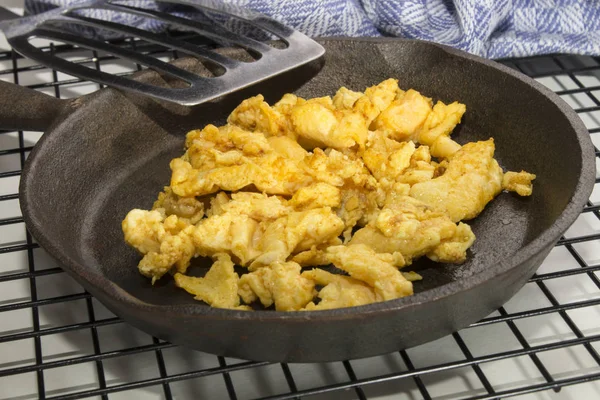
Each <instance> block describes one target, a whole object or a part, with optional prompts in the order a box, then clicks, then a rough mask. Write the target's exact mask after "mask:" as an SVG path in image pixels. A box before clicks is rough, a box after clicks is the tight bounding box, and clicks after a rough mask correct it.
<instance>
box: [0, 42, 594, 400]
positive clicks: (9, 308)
mask: <svg viewBox="0 0 600 400" xmlns="http://www.w3.org/2000/svg"><path fill="white" fill-rule="evenodd" d="M136 43H137V42H135V41H133V40H127V41H125V42H123V45H127V46H131V47H134V48H135V47H136ZM137 45H138V47H139V46H141V45H142V44H137ZM45 50H47V51H51V52H57V54H61V55H62V56H65V57H68V58H70V59H75V60H76V62H78V63H82V64H84V65H87V66H91V67H93V68H98V69H102V70H105V71H109V72H115V73H119V74H128V73H130V72H131V71H132V70H135V69H138V68H139V67H138V66H135V65H133V64H132V65H128V64H126V63H124V62H123V61H121V60H116V59H114V58H113V57H111V56H107V55H102V54H98V53H96V52H91V51H86V50H82V49H77V48H73V47H71V46H66V45H56V46H55V45H54V44H49V45H48V46H47V47H46V48H45ZM142 50H147V51H152V49H149V48H146V49H142ZM155 55H157V56H161V57H162V58H163V59H171V58H173V57H177V54H176V53H168V52H165V53H163V54H155ZM503 62H504V63H505V64H507V65H509V66H511V67H513V68H516V69H518V70H520V71H521V72H523V73H525V74H528V75H530V76H532V77H534V78H536V79H538V80H539V81H540V82H542V83H543V84H546V85H547V86H548V87H550V88H551V89H553V90H555V91H556V92H557V93H558V94H559V95H561V96H562V97H563V98H564V99H565V100H566V101H567V102H568V103H569V104H570V105H571V106H572V107H573V108H574V109H575V110H576V111H577V112H578V113H579V115H580V117H581V118H582V119H583V121H584V122H585V123H586V124H587V126H588V128H589V131H590V134H591V135H592V139H593V140H594V143H595V145H596V163H597V165H600V152H599V150H598V148H599V147H600V140H598V138H599V134H600V96H598V94H599V93H600V59H598V58H593V57H577V56H562V55H553V56H540V57H531V58H523V59H513V60H504V61H503ZM0 79H2V80H7V81H10V82H13V83H17V84H22V85H25V86H29V87H31V88H33V89H36V90H41V91H44V92H46V93H48V94H52V95H55V96H57V97H63V98H66V97H73V96H78V95H81V94H84V93H87V92H90V91H93V90H97V89H98V85H94V84H91V83H89V82H82V81H81V80H79V79H76V78H73V77H70V76H67V75H64V74H61V73H57V72H56V71H52V70H48V69H46V68H45V67H43V66H40V65H36V64H34V63H32V62H30V61H28V60H25V59H22V58H20V57H19V56H18V55H16V54H15V53H14V52H0ZM39 136H40V133H36V132H22V131H19V132H0V398H20V399H30V398H42V399H78V398H102V399H109V398H110V399H116V398H152V399H154V398H166V399H175V398H198V399H204V398H207V399H208V398H215V399H222V398H230V399H250V398H263V399H297V398H311V399H312V398H321V399H355V398H357V399H384V398H394V399H402V398H406V399H420V398H422V399H455V398H465V399H496V398H506V397H511V396H523V398H525V397H527V398H531V399H549V398H553V399H556V398H571V397H570V396H573V398H598V397H600V384H599V383H598V382H595V381H596V380H598V379H600V355H599V354H598V344H599V340H600V322H599V321H600V308H599V306H600V280H599V277H598V273H599V271H600V254H599V252H598V248H599V247H600V246H598V244H599V240H600V196H599V195H600V193H599V192H600V190H598V188H599V187H600V186H599V185H596V188H595V191H594V194H593V195H592V197H591V199H590V202H589V203H588V205H587V207H586V208H585V210H584V212H583V213H582V215H581V216H580V217H579V219H578V220H577V222H576V223H575V224H574V225H573V226H572V227H571V228H570V229H569V231H568V232H567V233H566V234H565V236H564V237H562V238H561V240H560V241H559V243H558V244H557V246H556V247H555V248H554V250H553V251H552V252H551V254H550V256H549V257H548V259H547V260H546V261H545V262H544V264H543V265H542V267H541V268H540V270H539V271H538V273H537V274H536V275H535V276H534V277H533V278H532V279H531V280H530V281H529V283H528V284H527V285H526V286H525V287H524V288H523V289H522V290H521V291H520V292H519V293H518V294H517V295H516V296H515V297H514V298H513V299H511V300H510V301H509V302H508V303H507V304H506V305H505V306H504V307H502V308H500V309H499V310H498V311H497V312H495V313H493V314H491V315H490V316H488V317H487V318H485V319H483V320H481V321H479V322H478V323H475V324H473V325H472V326H471V327H469V328H467V329H464V330H462V331H460V332H458V333H454V334H453V335H451V336H448V337H446V338H442V339H439V340H437V341H435V342H432V343H428V344H426V345H422V346H419V347H417V348H413V349H408V350H406V351H404V350H403V351H399V352H397V353H392V354H388V355H384V356H380V357H373V358H370V359H364V360H352V361H344V362H339V363H326V364H289V365H288V364H277V363H275V364H273V363H265V362H252V361H244V360H235V359H227V358H223V357H216V356H212V355H208V354H204V353H200V352H190V351H186V350H185V349H182V348H179V347H177V346H174V345H172V344H170V343H167V342H164V341H161V340H158V339H156V338H153V337H150V336H148V335H146V334H144V333H142V332H139V331H137V330H135V329H134V328H132V327H130V326H129V325H127V324H125V323H124V322H122V321H121V320H120V319H119V318H117V317H116V316H114V315H113V314H111V313H110V312H109V311H108V310H106V309H105V308H104V307H103V306H102V305H101V304H100V303H99V302H98V301H96V300H95V299H94V298H93V297H92V296H91V295H89V294H88V293H87V292H85V291H84V290H83V289H82V288H81V287H80V286H79V285H78V284H77V283H75V282H74V281H72V280H71V279H70V278H69V277H68V276H67V275H66V274H65V273H63V271H62V270H61V269H60V268H59V267H58V265H56V264H55V263H54V262H53V261H52V259H51V258H50V257H49V256H48V255H47V254H46V253H45V252H44V251H43V249H41V248H39V246H38V245H37V244H36V242H35V239H34V238H33V237H32V236H31V235H30V234H29V233H28V232H27V230H26V228H25V226H24V223H23V219H22V217H21V214H20V210H19V207H18V194H17V190H18V180H19V176H20V173H21V169H22V167H23V163H24V162H25V159H26V158H27V155H28V153H29V151H30V150H31V149H32V146H33V145H34V144H35V142H36V141H37V139H38V138H39ZM598 182H599V178H598V177H597V178H596V183H597V184H598ZM552 390H553V391H554V393H552ZM559 392H560V393H559Z"/></svg>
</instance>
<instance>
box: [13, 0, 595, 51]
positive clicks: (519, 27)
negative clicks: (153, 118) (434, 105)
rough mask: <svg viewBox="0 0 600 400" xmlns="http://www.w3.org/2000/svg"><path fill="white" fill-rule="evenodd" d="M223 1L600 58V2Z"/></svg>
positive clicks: (436, 38)
mask: <svg viewBox="0 0 600 400" xmlns="http://www.w3.org/2000/svg"><path fill="white" fill-rule="evenodd" d="M81 1H82V0H25V7H26V10H27V12H29V13H39V12H43V11H45V10H48V9H50V8H54V7H57V6H65V5H72V4H77V3H80V2H81ZM115 2H116V1H115ZM223 2H224V3H227V4H233V5H236V6H242V7H246V8H249V9H252V10H255V11H258V12H261V13H264V14H267V15H269V16H271V17H273V18H275V19H277V20H279V21H281V22H283V23H284V24H287V25H289V26H291V27H293V28H296V29H298V30H300V31H301V32H304V33H305V34H307V35H309V36H312V37H323V36H397V37H404V38H413V39H422V40H428V41H433V42H438V43H443V44H446V45H449V46H452V47H456V48H459V49H462V50H466V51H468V52H470V53H474V54H477V55H480V56H483V57H488V58H502V57H521V56H527V55H534V54H547V53H573V54H587V55H600V0H223ZM124 3H127V4H130V5H137V6H146V7H147V6H150V7H173V6H172V5H167V6H165V5H164V3H161V4H160V5H158V6H157V5H156V4H154V3H153V2H152V1H149V0H137V1H124ZM175 11H176V9H175ZM183 12H186V11H183ZM92 13H93V14H92V16H94V17H98V18H107V15H108V14H106V13H105V12H104V14H103V11H99V10H96V11H93V12H92ZM94 14H97V15H94ZM101 14H102V15H101ZM109 18H112V19H115V20H116V19H118V20H119V21H120V22H126V23H127V24H129V25H131V26H137V27H139V28H142V29H149V30H153V31H156V30H160V29H162V26H161V25H157V24H156V22H152V21H149V20H145V19H142V18H138V17H135V16H133V15H130V14H120V15H115V14H110V16H109Z"/></svg>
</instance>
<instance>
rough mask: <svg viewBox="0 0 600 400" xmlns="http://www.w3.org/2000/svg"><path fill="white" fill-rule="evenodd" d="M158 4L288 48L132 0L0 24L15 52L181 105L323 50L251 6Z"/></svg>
mask: <svg viewBox="0 0 600 400" xmlns="http://www.w3.org/2000/svg"><path fill="white" fill-rule="evenodd" d="M128 3H129V4H128ZM137 3H139V2H137ZM156 3H158V4H167V5H183V6H188V7H190V6H191V7H193V8H194V9H196V10H198V11H199V12H206V13H211V15H219V16H223V17H226V18H233V19H235V20H237V21H241V22H242V23H245V24H246V25H249V26H253V27H256V28H259V29H260V30H262V31H266V32H268V33H269V34H271V35H272V36H274V37H275V38H277V39H279V40H280V41H281V42H283V43H284V44H285V48H278V47H274V46H270V45H269V44H268V43H265V42H263V41H259V40H256V39H253V38H251V37H249V36H246V35H244V34H240V33H236V32H234V31H232V30H230V29H227V28H226V27H225V26H224V25H222V24H220V23H219V22H218V21H217V20H215V19H211V20H209V22H207V21H206V20H195V19H191V18H184V17H181V16H178V15H175V14H174V13H170V12H165V11H159V10H157V9H148V8H140V7H137V6H136V4H135V2H127V1H110V0H90V1H87V2H82V3H78V4H76V5H73V6H71V7H64V8H56V9H53V10H51V11H48V12H45V13H43V14H38V15H34V16H30V17H25V18H19V19H13V20H9V21H3V22H1V23H0V29H1V30H2V31H3V32H4V33H5V35H6V38H7V41H8V43H9V44H10V45H11V46H12V47H13V48H14V50H15V51H17V52H18V53H20V54H22V55H23V56H24V57H27V58H30V59H32V60H34V61H37V62H39V63H40V64H43V65H45V66H47V67H49V68H52V69H55V70H57V71H61V72H64V73H66V74H69V75H73V76H77V77H79V78H82V79H85V80H90V81H94V82H98V83H102V84H105V85H108V86H113V87H117V88H120V89H125V90H132V91H135V92H138V93H143V94H146V95H149V96H152V97H155V98H159V99H163V100H168V101H172V102H175V103H178V104H182V105H196V104H200V103H203V102H206V101H209V100H212V99H215V98H218V97H220V96H223V95H225V94H228V93H231V92H234V91H236V90H239V89H242V88H244V87H247V86H250V85H252V84H255V83H258V82H261V81H263V80H266V79H269V78H271V77H273V76H276V75H278V74H281V73H283V72H286V71H289V70H291V69H294V68H297V67H300V66H302V65H304V64H307V63H309V62H311V61H313V60H316V59H318V58H319V57H321V56H322V55H323V54H324V53H325V49H323V47H322V46H321V45H319V44H318V43H316V42H315V41H313V40H312V39H310V38H309V37H307V36H305V35H304V34H302V33H300V32H298V31H296V30H294V29H292V28H289V27H287V26H285V25H283V24H281V23H279V22H278V21H276V20H274V19H272V18H269V17H267V16H265V15H262V14H260V13H256V12H254V11H250V10H246V9H242V8H239V7H234V6H230V5H224V4H223V3H221V2H220V1H211V0H196V1H192V0H164V1H163V0H160V1H157V2H156ZM90 10H100V11H103V12H105V13H123V15H129V16H133V17H136V18H145V19H149V20H152V21H156V22H158V23H166V24H169V25H171V26H176V27H178V28H180V29H183V30H186V31H192V32H194V33H196V34H198V35H200V36H202V37H205V38H207V39H209V40H210V41H211V42H212V43H217V44H219V45H221V46H225V47H226V46H238V47H241V48H244V49H245V50H246V51H248V52H249V53H250V54H252V55H253V56H254V58H255V61H254V62H243V61H239V60H235V59H232V58H228V57H226V56H223V55H222V54H219V53H218V52H215V51H214V50H213V49H211V48H209V47H207V46H205V45H197V44H193V43H190V42H189V41H185V40H181V39H179V38H176V37H173V36H172V35H167V34H161V33H155V32H151V31H148V30H142V29H138V28H135V27H132V26H129V25H127V24H126V23H122V22H118V21H116V20H112V21H111V20H108V19H98V18H95V17H93V16H90V15H96V14H97V13H96V14H90V13H89V11H90ZM113 15H114V14H113ZM73 27H77V28H88V29H89V28H93V29H101V30H102V31H104V32H106V31H109V32H113V33H115V34H120V35H123V36H128V37H137V38H139V39H142V40H144V41H146V42H151V43H155V44H158V45H160V46H164V47H166V48H169V49H173V50H177V51H180V52H182V53H185V54H187V55H190V56H193V57H197V58H199V59H200V60H203V61H207V62H209V63H211V64H212V65H216V66H218V67H219V69H220V70H221V71H222V74H221V75H219V76H214V77H203V76H200V75H197V74H195V73H192V72H189V71H186V70H184V69H182V68H179V67H177V66H175V65H173V64H170V63H167V62H164V61H161V60H159V59H157V58H155V57H152V56H150V55H148V54H144V53H142V52H138V51H135V50H133V49H128V48H124V47H122V46H118V45H115V44H112V43H110V42H108V41H105V40H102V39H97V38H94V37H87V36H86V35H82V34H80V33H78V30H77V29H75V30H74V29H73ZM32 38H44V39H49V40H55V41H60V42H63V43H67V44H71V45H75V46H78V47H82V48H87V49H91V50H97V51H102V52H106V53H109V54H112V55H113V56H116V57H119V58H122V59H126V60H129V61H132V62H134V63H137V64H141V65H144V66H146V67H148V68H151V69H154V70H156V71H158V72H161V73H165V74H168V75H171V76H173V77H175V78H177V79H180V80H182V81H184V82H186V84H187V85H188V86H187V87H185V88H167V87H158V86H153V85H148V84H145V83H141V82H137V81H134V80H132V79H129V78H127V77H124V76H117V75H114V74H109V73H106V72H103V71H98V70H94V69H91V68H88V67H85V66H83V65H80V64H76V63H73V62H71V61H68V60H65V59H63V58H59V57H56V56H55V55H53V54H51V53H49V52H47V51H43V50H41V49H39V48H37V47H36V46H34V45H32V44H31V43H30V41H31V39H32Z"/></svg>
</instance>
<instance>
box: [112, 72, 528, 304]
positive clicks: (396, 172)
mask: <svg viewBox="0 0 600 400" xmlns="http://www.w3.org/2000/svg"><path fill="white" fill-rule="evenodd" d="M465 112H466V107H465V105H464V104H461V103H459V102H453V103H450V104H445V103H443V102H441V101H438V102H437V103H435V104H434V103H433V101H432V99H431V98H428V97H425V96H423V95H422V94H421V93H419V92H417V91H416V90H413V89H409V90H406V91H405V90H402V89H400V88H399V87H398V81H397V80H395V79H387V80H385V81H383V82H381V83H379V84H378V85H375V86H372V87H369V88H367V89H366V90H365V91H364V92H358V91H353V90H350V89H348V88H345V87H342V88H340V89H339V90H338V91H337V93H335V95H334V96H333V97H329V96H327V97H320V98H314V99H303V98H300V97H298V96H296V95H293V94H286V95H284V96H283V97H282V98H281V100H280V101H279V102H277V103H275V104H274V105H273V106H271V105H269V104H268V103H267V102H266V101H265V100H264V98H263V96H261V95H258V96H255V97H252V98H249V99H246V100H244V101H243V102H242V103H241V104H240V105H239V106H238V107H237V108H236V109H235V110H233V112H232V113H231V115H230V116H229V118H228V120H227V124H226V125H224V126H220V127H217V126H214V125H207V126H205V127H204V128H203V129H197V130H193V131H191V132H189V133H188V134H187V136H186V142H185V153H184V154H183V156H181V157H179V158H175V159H173V160H172V161H171V163H170V167H171V170H172V175H171V182H170V185H169V186H166V187H165V188H164V190H163V192H161V193H159V195H158V198H157V200H156V202H155V203H154V205H153V208H152V210H139V209H134V210H131V211H130V212H129V213H128V214H127V216H126V217H125V219H124V220H123V223H122V229H123V232H124V236H125V241H126V242H127V243H128V244H129V245H130V246H132V247H134V248H135V249H136V250H137V251H139V252H140V254H141V255H142V259H141V261H140V262H139V264H138V269H139V271H140V273H141V274H143V275H144V276H147V277H148V278H150V279H152V282H153V283H154V282H155V281H156V280H158V279H161V278H162V277H163V276H164V275H166V274H172V275H173V279H174V281H175V284H176V285H177V286H178V287H180V288H182V289H184V290H186V291H187V292H189V293H190V294H192V295H194V296H195V297H194V298H195V299H196V300H200V301H203V302H205V303H207V304H209V305H211V306H213V307H219V308H230V309H241V310H251V309H252V308H250V305H252V304H258V303H260V304H261V305H262V306H263V307H267V308H268V307H273V308H275V309H276V310H278V311H304V310H324V309H331V308H340V307H352V306H359V305H365V304H370V303H374V302H380V301H386V300H391V299H396V298H400V297H405V296H410V295H412V294H413V282H415V281H419V280H421V279H422V277H421V276H420V275H419V274H417V273H415V272H411V271H401V270H400V269H401V268H406V267H407V266H409V265H411V264H412V263H413V262H414V261H415V260H416V259H418V258H419V257H427V258H429V259H431V260H433V261H436V262H442V263H462V262H464V261H465V260H466V259H467V250H468V249H469V248H470V247H471V245H472V244H473V242H474V241H475V235H474V234H473V231H472V230H471V227H470V226H469V225H468V224H466V223H464V222H462V221H465V220H469V219H472V218H475V217H477V215H479V213H481V211H483V209H484V208H485V206H486V205H487V204H488V203H489V202H490V201H492V200H493V199H494V197H496V196H497V195H498V194H499V193H500V192H501V191H502V190H505V191H512V192H516V193H517V194H518V195H520V196H530V195H531V194H532V181H533V180H534V179H535V177H536V176H535V175H534V174H531V173H528V172H525V171H520V172H512V171H508V172H506V173H505V172H504V171H503V170H502V168H501V167H500V166H499V164H498V162H497V161H496V160H495V159H494V150H495V146H494V140H493V139H489V140H485V141H479V142H473V143H467V144H465V145H464V146H461V145H460V144H458V143H457V142H455V141H454V140H453V139H452V138H451V137H450V136H451V133H452V131H453V130H454V128H455V127H456V126H457V125H458V124H459V123H460V121H461V119H462V116H463V115H464V113H465ZM195 257H210V258H212V259H213V261H214V262H213V264H212V267H211V268H210V269H209V271H208V272H207V273H206V274H205V276H204V277H201V278H198V277H193V276H189V275H187V273H188V268H189V267H190V263H191V261H192V259H193V258H195ZM235 265H239V266H240V267H241V268H242V269H241V270H242V271H245V272H244V273H242V274H241V275H238V273H237V272H236V269H235ZM326 265H333V266H334V267H335V268H337V270H338V271H339V273H332V272H328V271H326V270H324V269H322V268H319V267H320V266H326ZM238 271H240V270H238Z"/></svg>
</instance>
